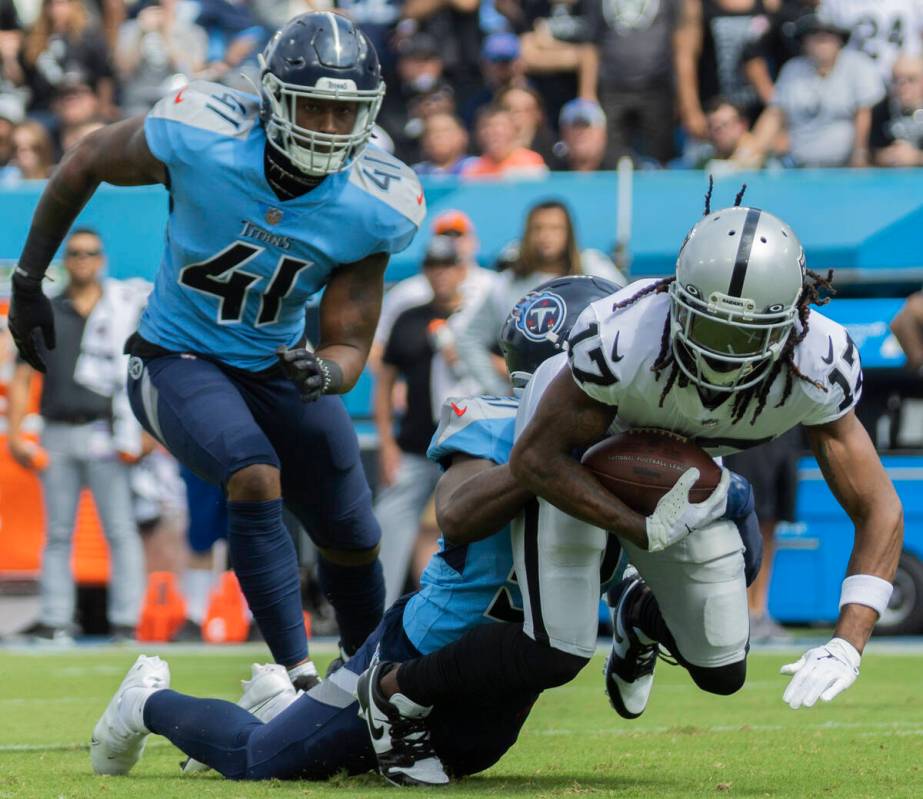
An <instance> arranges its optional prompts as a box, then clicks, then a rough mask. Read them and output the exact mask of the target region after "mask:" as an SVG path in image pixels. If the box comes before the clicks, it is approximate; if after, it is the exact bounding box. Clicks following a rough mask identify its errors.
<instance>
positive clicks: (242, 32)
mask: <svg viewBox="0 0 923 799" xmlns="http://www.w3.org/2000/svg"><path fill="white" fill-rule="evenodd" d="M199 6H200V11H199V16H198V17H196V21H195V22H196V25H198V26H200V27H201V28H203V29H204V31H205V34H206V36H207V37H208V50H207V52H206V55H205V60H206V61H207V64H208V65H207V66H206V68H205V69H204V70H203V71H202V73H201V74H200V75H198V76H197V77H200V78H203V79H205V80H214V81H220V82H221V83H225V84H227V85H228V86H232V87H234V88H237V89H243V90H244V91H248V92H252V91H253V85H254V84H256V83H258V81H259V65H258V64H257V62H256V56H257V54H258V53H259V52H260V49H261V47H262V46H263V44H264V42H265V40H266V36H267V34H266V30H265V29H264V28H263V27H262V26H261V25H260V23H259V20H258V19H257V18H256V15H255V14H254V13H253V9H252V8H251V7H250V3H249V2H235V1H234V0H200V2H199Z"/></svg>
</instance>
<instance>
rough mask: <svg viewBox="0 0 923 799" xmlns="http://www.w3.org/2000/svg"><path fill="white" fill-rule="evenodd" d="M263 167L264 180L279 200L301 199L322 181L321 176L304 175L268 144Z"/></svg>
mask: <svg viewBox="0 0 923 799" xmlns="http://www.w3.org/2000/svg"><path fill="white" fill-rule="evenodd" d="M263 167H264V171H265V174H266V180H267V181H268V182H269V185H270V186H271V187H272V190H273V191H274V192H275V193H276V194H277V195H278V196H279V199H281V200H291V199H293V198H294V197H301V195H303V194H307V193H308V192H309V191H311V190H312V189H314V188H316V187H317V186H318V184H319V183H320V182H321V181H322V180H323V179H324V178H323V177H322V176H317V177H315V176H313V175H306V174H305V173H304V172H302V171H301V170H299V169H298V168H297V167H296V166H294V165H293V164H292V162H291V161H289V159H288V158H287V157H286V156H285V155H284V154H283V153H281V152H279V151H278V150H276V148H275V147H273V146H272V145H271V144H269V142H267V143H266V148H265V157H264V159H263Z"/></svg>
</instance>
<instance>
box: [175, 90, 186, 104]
mask: <svg viewBox="0 0 923 799" xmlns="http://www.w3.org/2000/svg"><path fill="white" fill-rule="evenodd" d="M184 91H186V87H185V86H183V88H182V89H180V90H179V91H178V92H177V93H176V97H174V98H173V102H174V103H181V102H183V92H184Z"/></svg>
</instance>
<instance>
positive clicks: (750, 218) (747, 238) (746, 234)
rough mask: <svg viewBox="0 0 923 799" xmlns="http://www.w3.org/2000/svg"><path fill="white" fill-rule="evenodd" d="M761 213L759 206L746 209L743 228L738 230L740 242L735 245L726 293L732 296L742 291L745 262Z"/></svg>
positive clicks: (745, 268)
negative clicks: (734, 255) (735, 251)
mask: <svg viewBox="0 0 923 799" xmlns="http://www.w3.org/2000/svg"><path fill="white" fill-rule="evenodd" d="M761 213H762V211H760V209H759V208H749V209H747V218H746V219H745V220H744V229H743V230H742V231H741V232H740V244H738V245H737V258H736V259H735V260H734V271H733V272H732V273H731V285H730V287H729V288H728V294H730V295H731V296H732V297H739V296H740V295H741V294H742V293H743V290H744V278H746V276H747V264H748V263H749V262H750V251H751V250H752V249H753V237H754V236H756V226H757V224H758V223H759V221H760V214H761Z"/></svg>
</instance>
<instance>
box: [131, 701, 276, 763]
mask: <svg viewBox="0 0 923 799" xmlns="http://www.w3.org/2000/svg"><path fill="white" fill-rule="evenodd" d="M144 726H145V727H147V728H148V729H149V730H150V731H151V732H154V733H157V734H158V735H163V736H164V737H165V738H167V739H169V740H170V742H171V743H173V744H174V745H175V746H176V747H177V748H179V749H181V750H182V751H183V752H185V753H186V754H187V755H189V756H190V757H193V758H195V759H196V760H198V761H199V762H201V763H205V765H207V766H211V767H212V768H213V769H215V770H216V771H218V772H219V773H220V774H222V775H224V776H225V777H228V778H229V779H232V780H239V779H243V778H245V777H246V776H247V771H248V755H247V742H248V741H249V739H250V736H251V735H252V734H253V733H254V732H255V731H257V730H259V729H260V728H261V727H262V726H263V723H262V722H261V721H260V720H259V719H258V718H256V717H255V716H251V715H250V714H249V713H248V712H247V711H246V710H244V709H243V708H242V707H238V706H237V705H235V704H234V703H233V702H225V701H224V700H222V699H196V698H195V697H192V696H184V695H183V694H180V693H177V692H176V691H170V690H165V691H157V692H156V693H153V694H151V696H150V697H149V698H148V700H147V701H146V702H145V703H144Z"/></svg>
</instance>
